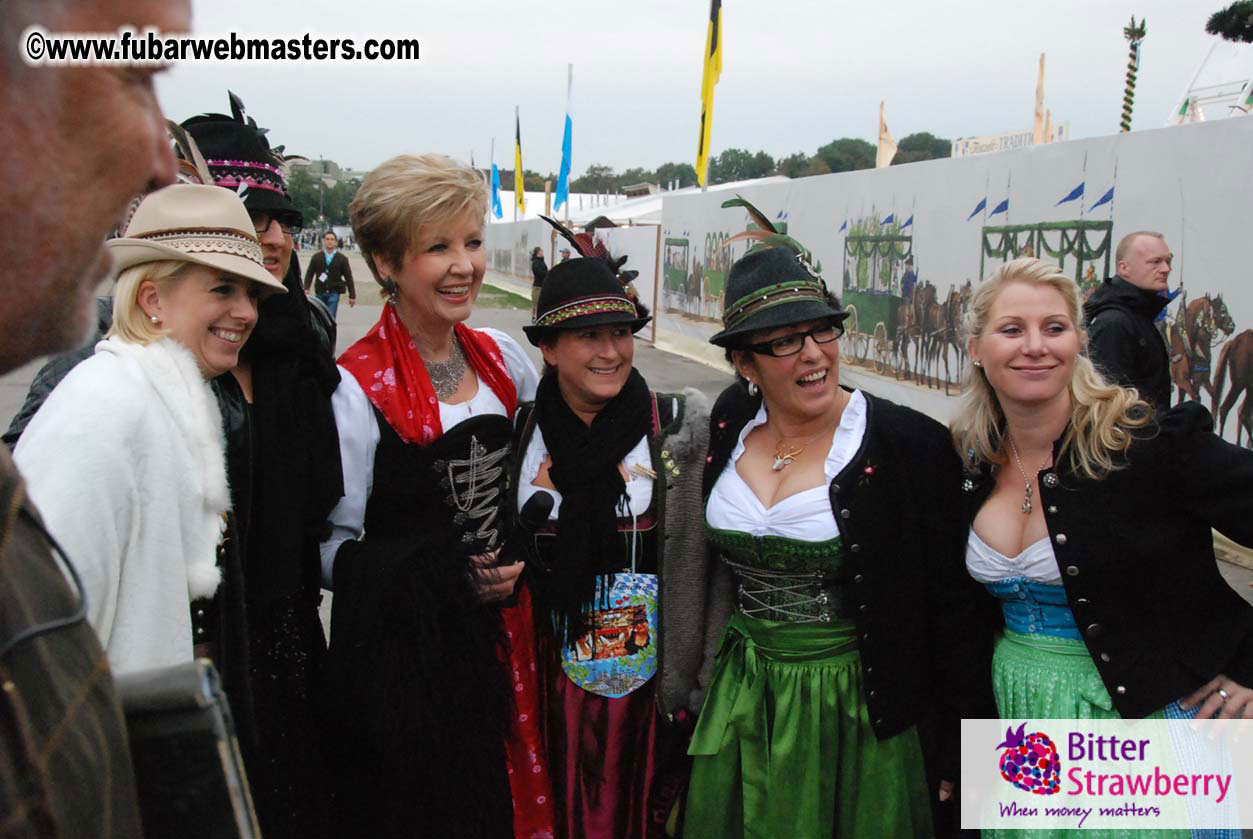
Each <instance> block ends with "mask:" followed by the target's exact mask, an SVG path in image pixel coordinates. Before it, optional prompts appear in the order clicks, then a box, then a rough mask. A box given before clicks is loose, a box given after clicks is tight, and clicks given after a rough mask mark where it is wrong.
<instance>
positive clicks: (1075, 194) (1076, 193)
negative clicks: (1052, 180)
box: [1053, 181, 1083, 207]
mask: <svg viewBox="0 0 1253 839" xmlns="http://www.w3.org/2000/svg"><path fill="white" fill-rule="evenodd" d="M1082 197H1083V181H1080V182H1079V186H1077V187H1075V188H1074V189H1072V190H1071V191H1070V192H1068V193H1067V194H1066V197H1065V198H1063V199H1062V200H1061V201H1058V202H1057V203H1056V204H1054V205H1053V206H1054V207H1060V206H1061V205H1063V204H1065V203H1066V202H1067V201H1074V200H1075V199H1076V198H1082Z"/></svg>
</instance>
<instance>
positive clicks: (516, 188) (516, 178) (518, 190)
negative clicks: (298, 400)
mask: <svg viewBox="0 0 1253 839" xmlns="http://www.w3.org/2000/svg"><path fill="white" fill-rule="evenodd" d="M513 128H514V144H513V203H514V205H515V206H516V207H517V208H518V212H519V213H525V212H526V189H525V187H524V186H523V184H524V183H525V181H524V180H523V178H522V120H521V118H520V117H519V116H518V106H517V105H514V106H513Z"/></svg>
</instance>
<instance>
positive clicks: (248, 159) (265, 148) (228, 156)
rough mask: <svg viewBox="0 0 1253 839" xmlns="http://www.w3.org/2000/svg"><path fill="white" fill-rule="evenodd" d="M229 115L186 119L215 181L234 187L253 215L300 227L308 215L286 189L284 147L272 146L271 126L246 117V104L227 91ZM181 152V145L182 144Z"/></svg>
mask: <svg viewBox="0 0 1253 839" xmlns="http://www.w3.org/2000/svg"><path fill="white" fill-rule="evenodd" d="M227 96H229V97H230V101H231V115H230V116H227V115H226V114H201V115H200V116H195V117H192V118H191V119H188V120H185V121H184V122H183V123H182V127H183V128H184V129H185V130H186V131H187V133H188V134H190V135H191V137H192V139H193V140H195V145H196V147H198V148H199V151H200V154H201V155H203V158H204V159H203V162H204V163H205V164H207V165H208V169H209V173H210V174H211V175H212V176H213V183H215V184H217V185H218V186H222V187H226V188H227V189H232V190H235V192H237V193H238V194H239V196H240V198H241V199H242V200H243V202H244V206H245V207H247V208H248V211H249V212H251V213H268V214H270V215H271V216H273V217H274V218H276V219H278V220H279V221H280V222H282V223H283V224H288V225H292V226H295V227H301V226H303V223H304V218H303V216H302V215H301V213H300V211H299V210H297V209H296V206H295V205H294V204H293V203H292V200H291V194H290V193H289V192H288V191H287V176H286V174H285V172H286V166H287V163H288V161H290V160H293V159H302V158H292V157H287V156H284V154H283V151H284V148H283V146H276V147H274V148H270V142H269V140H267V139H266V136H265V135H266V133H267V132H268V129H265V128H261V127H259V126H258V125H257V121H256V120H255V119H253V118H252V117H246V116H245V115H244V103H243V101H242V100H241V99H240V98H239V97H238V96H236V95H235V94H234V93H231V92H230V91H227ZM180 153H182V149H181V148H180Z"/></svg>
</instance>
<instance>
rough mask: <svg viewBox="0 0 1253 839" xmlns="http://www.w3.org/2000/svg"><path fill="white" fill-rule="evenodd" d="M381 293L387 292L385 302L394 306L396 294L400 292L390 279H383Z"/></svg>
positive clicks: (394, 282)
mask: <svg viewBox="0 0 1253 839" xmlns="http://www.w3.org/2000/svg"><path fill="white" fill-rule="evenodd" d="M383 291H386V292H387V302H388V303H391V304H392V305H393V306H395V305H396V293H397V292H398V291H400V287H399V286H397V285H396V281H395V280H393V279H392V278H391V277H384V278H383Z"/></svg>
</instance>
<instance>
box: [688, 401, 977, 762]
mask: <svg viewBox="0 0 1253 839" xmlns="http://www.w3.org/2000/svg"><path fill="white" fill-rule="evenodd" d="M866 403H867V413H866V435H865V437H864V438H863V440H862V444H861V447H860V448H859V449H858V451H857V454H856V455H854V456H853V459H852V461H851V462H850V463H849V464H848V465H847V466H846V467H845V468H844V469H843V470H842V471H841V472H840V474H838V475H836V477H835V479H834V480H833V481H832V482H831V486H830V496H831V510H832V513H833V515H835V516H836V518H837V521H838V524H839V529H840V534H841V535H842V537H843V545H844V550H845V551H846V556H845V557H844V559H845V562H846V563H848V569H849V572H850V573H851V574H852V580H853V587H854V589H853V600H852V602H854V603H856V604H857V606H858V614H857V642H858V647H859V649H860V652H861V663H862V678H863V685H864V687H865V690H866V704H867V706H868V709H869V712H870V720H871V725H872V726H873V728H874V732H875V734H876V735H877V736H878V737H879V738H880V739H884V738H887V737H891V736H893V735H895V734H899V733H900V732H902V731H904V730H906V729H908V728H909V727H910V726H912V725H917V726H918V729H919V734H920V735H921V737H922V743H923V750H924V754H925V757H926V759H927V763H928V774H929V775H930V776H931V778H932V779H933V780H938V779H940V778H944V779H948V780H953V781H956V780H957V774H956V773H957V765H958V755H959V748H958V743H959V734H960V728H959V725H960V719H961V718H962V717H966V718H985V717H995V716H996V710H995V702H994V700H993V698H992V658H991V653H992V636H991V633H989V632H986V631H980V628H981V627H984V626H985V625H986V624H985V621H986V615H987V604H986V595H985V594H984V593H983V592H982V590H981V588H980V587H979V586H978V585H977V584H976V583H975V582H974V581H973V580H972V579H971V578H970V577H969V576H968V575H967V574H966V570H965V564H964V560H963V557H964V551H965V544H966V530H965V528H964V527H963V526H962V521H961V512H962V511H961V499H960V497H959V494H958V493H955V492H953V491H952V487H954V486H956V485H957V484H956V483H954V482H956V481H960V480H961V464H960V461H959V460H958V458H957V455H956V453H955V452H954V450H953V444H952V441H951V439H952V438H951V437H950V436H949V433H948V431H947V430H946V429H945V428H944V426H942V425H940V424H939V423H938V422H936V421H935V420H933V419H930V418H929V417H926V416H924V415H923V414H920V413H918V412H917V411H914V410H911V409H909V408H904V407H902V406H899V405H896V404H894V403H892V402H889V401H887V400H885V399H878V398H876V397H874V396H870V395H869V394H866ZM760 406H761V397H760V396H757V397H750V396H748V394H747V393H746V392H745V390H744V388H743V387H742V386H741V385H739V384H735V385H732V386H731V387H729V388H727V389H726V390H725V391H723V393H722V395H721V396H720V397H719V398H718V401H717V403H716V404H715V405H714V409H713V413H712V418H711V425H710V443H709V454H710V456H709V460H708V462H707V465H706V467H705V475H704V497H705V498H706V500H707V499H708V497H709V493H710V491H711V490H712V489H713V485H714V482H715V481H716V480H717V478H718V476H719V475H720V474H721V473H722V470H723V469H724V468H725V467H726V464H727V461H728V460H729V459H730V456H731V452H732V451H733V450H734V448H735V445H736V442H737V441H738V440H739V435H740V431H741V430H742V429H743V428H744V426H745V425H746V424H747V423H748V421H749V420H751V419H752V418H753V417H754V416H755V415H756V413H757V410H758V408H759V407H760ZM981 609H982V610H983V611H982V613H981V612H980V610H981Z"/></svg>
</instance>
